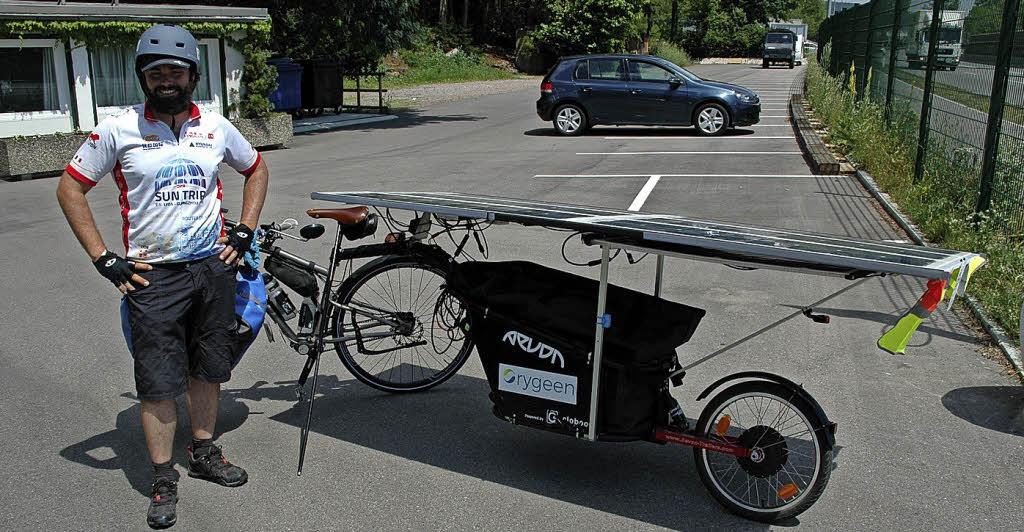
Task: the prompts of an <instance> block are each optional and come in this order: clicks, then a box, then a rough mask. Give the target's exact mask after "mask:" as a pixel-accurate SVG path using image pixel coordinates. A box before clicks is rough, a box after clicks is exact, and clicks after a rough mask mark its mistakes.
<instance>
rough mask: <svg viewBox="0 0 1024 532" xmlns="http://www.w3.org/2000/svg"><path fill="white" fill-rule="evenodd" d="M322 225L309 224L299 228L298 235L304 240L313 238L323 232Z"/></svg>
mask: <svg viewBox="0 0 1024 532" xmlns="http://www.w3.org/2000/svg"><path fill="white" fill-rule="evenodd" d="M324 231H325V229H324V226H322V225H320V224H309V225H307V226H305V227H303V228H302V229H299V235H300V236H302V238H305V239H306V240H313V239H314V238H318V237H320V235H323V234H324Z"/></svg>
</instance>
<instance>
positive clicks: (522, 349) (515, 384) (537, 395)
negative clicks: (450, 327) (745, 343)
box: [448, 261, 704, 441]
mask: <svg viewBox="0 0 1024 532" xmlns="http://www.w3.org/2000/svg"><path fill="white" fill-rule="evenodd" d="M448 289H449V290H450V291H451V292H452V293H453V294H455V295H457V296H458V297H460V298H461V299H462V300H463V301H464V302H465V303H466V304H467V306H468V307H469V313H470V318H471V321H470V331H471V335H472V337H473V342H474V343H475V344H476V347H477V352H478V353H479V354H480V360H481V362H482V363H483V367H484V373H486V374H487V380H488V382H489V384H490V386H491V394H490V396H491V400H492V402H493V403H494V413H495V414H496V415H498V416H499V417H501V418H503V419H506V420H509V421H512V422H513V423H516V424H522V425H529V426H533V427H535V428H540V429H544V430H548V431H552V432H559V433H562V434H569V435H574V436H577V437H579V436H580V435H581V434H585V433H586V432H587V430H588V428H589V425H590V423H589V412H590V393H591V389H592V386H591V383H592V381H593V369H592V368H593V365H592V357H593V348H594V328H595V322H596V319H597V316H596V312H597V290H598V282H597V281H594V280H592V279H587V278H585V277H580V276H578V275H573V274H571V273H567V272H563V271H559V270H554V269H551V268H547V267H544V266H541V265H539V264H534V263H531V262H519V261H514V262H466V263H460V264H457V265H456V266H455V267H454V268H453V271H452V273H451V274H450V275H449V276H448ZM606 313H607V314H609V315H611V327H610V328H608V329H605V335H604V349H603V358H602V364H601V389H600V390H599V392H600V393H599V395H598V426H597V427H596V428H597V433H598V439H604V440H618V441H622V440H631V439H646V438H648V437H650V435H651V431H652V429H653V428H654V426H655V424H656V423H658V422H659V421H661V422H663V420H664V419H665V416H666V415H667V408H668V407H670V406H671V405H668V404H665V403H664V400H663V398H664V397H665V393H664V390H665V385H666V380H667V379H668V376H669V374H670V373H671V371H672V370H673V369H674V367H676V365H677V361H676V359H675V348H676V347H677V346H679V345H681V344H683V343H685V342H686V341H688V340H689V339H690V337H691V336H692V335H693V332H694V330H696V328H697V325H698V324H699V323H700V321H701V319H702V318H703V317H704V310H703V309H699V308H695V307H690V306H687V305H682V304H679V303H674V302H672V301H666V300H664V299H660V298H657V297H654V296H651V295H648V294H644V293H641V292H636V291H633V290H629V289H626V288H622V287H618V286H614V285H609V287H608V299H607V306H606Z"/></svg>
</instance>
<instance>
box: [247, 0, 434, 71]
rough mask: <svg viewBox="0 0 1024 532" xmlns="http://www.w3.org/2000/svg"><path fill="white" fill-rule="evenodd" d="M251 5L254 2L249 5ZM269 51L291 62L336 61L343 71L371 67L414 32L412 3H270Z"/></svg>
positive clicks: (409, 0) (331, 0) (411, 0)
mask: <svg viewBox="0 0 1024 532" xmlns="http://www.w3.org/2000/svg"><path fill="white" fill-rule="evenodd" d="M254 3H255V2H254ZM264 4H267V5H265V6H264V7H267V10H268V11H269V12H270V17H271V19H272V20H273V27H274V34H273V37H272V40H271V47H272V48H273V50H274V51H275V52H277V53H278V54H281V55H287V56H290V57H292V58H293V59H328V60H333V61H338V62H339V63H341V66H342V68H343V69H345V70H361V69H366V68H373V67H375V66H376V65H377V61H379V60H380V57H381V56H383V55H385V54H388V53H391V52H392V51H394V50H397V49H399V48H401V47H403V46H406V45H408V44H409V42H410V41H411V39H412V37H413V36H414V35H415V34H416V32H417V31H418V29H419V25H418V24H417V22H416V19H415V12H416V0H320V1H307V2H292V1H290V0H272V1H269V2H265V3H264Z"/></svg>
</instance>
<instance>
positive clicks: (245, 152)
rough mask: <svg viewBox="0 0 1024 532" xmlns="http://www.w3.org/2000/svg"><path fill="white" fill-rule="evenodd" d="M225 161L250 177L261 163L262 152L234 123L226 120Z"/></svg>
mask: <svg viewBox="0 0 1024 532" xmlns="http://www.w3.org/2000/svg"><path fill="white" fill-rule="evenodd" d="M224 135H225V139H224V162H226V163H228V166H230V167H231V168H234V169H235V170H238V173H240V174H242V175H244V176H245V177H249V176H250V175H252V173H253V172H255V171H256V167H257V166H259V165H260V160H261V157H260V153H259V152H258V151H256V148H253V147H252V144H250V143H249V141H248V140H245V137H243V136H242V134H241V133H239V131H238V129H237V128H235V126H234V124H232V123H231V122H228V121H227V120H225V121H224Z"/></svg>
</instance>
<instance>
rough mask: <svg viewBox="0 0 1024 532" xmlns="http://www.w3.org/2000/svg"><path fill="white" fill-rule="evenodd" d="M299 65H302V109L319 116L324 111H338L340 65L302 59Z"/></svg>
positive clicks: (319, 60) (331, 62) (333, 62)
mask: <svg viewBox="0 0 1024 532" xmlns="http://www.w3.org/2000/svg"><path fill="white" fill-rule="evenodd" d="M299 64H300V65H302V108H303V109H305V110H307V111H308V112H311V113H312V114H320V113H322V112H323V111H324V109H328V110H332V111H337V110H340V108H341V104H342V100H341V96H342V95H341V67H340V65H339V64H338V63H337V62H335V61H327V60H323V59H304V60H300V61H299Z"/></svg>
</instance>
